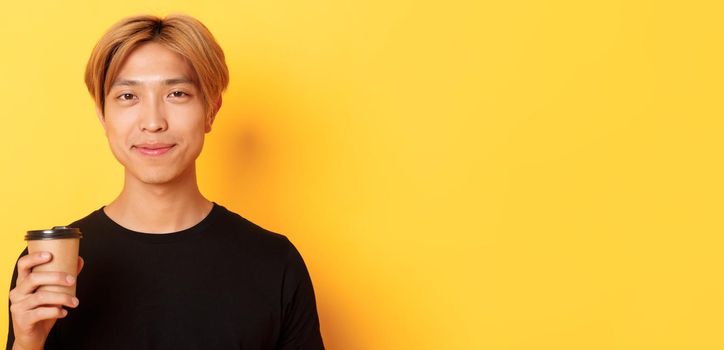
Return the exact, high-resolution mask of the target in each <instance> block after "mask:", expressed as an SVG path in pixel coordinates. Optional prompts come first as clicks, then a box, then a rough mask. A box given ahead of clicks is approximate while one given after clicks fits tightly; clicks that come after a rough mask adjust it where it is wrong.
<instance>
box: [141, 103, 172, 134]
mask: <svg viewBox="0 0 724 350" xmlns="http://www.w3.org/2000/svg"><path fill="white" fill-rule="evenodd" d="M139 128H140V129H141V131H147V132H160V131H164V130H166V129H168V123H167V121H166V111H165V108H164V105H163V103H162V102H158V101H155V100H147V103H145V105H144V108H142V110H141V118H140V123H139Z"/></svg>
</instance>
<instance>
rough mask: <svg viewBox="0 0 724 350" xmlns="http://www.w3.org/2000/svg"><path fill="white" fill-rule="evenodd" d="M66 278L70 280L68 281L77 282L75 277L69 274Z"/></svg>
mask: <svg viewBox="0 0 724 350" xmlns="http://www.w3.org/2000/svg"><path fill="white" fill-rule="evenodd" d="M65 280H66V281H68V283H73V282H75V277H73V276H71V275H68V276H67V277H65Z"/></svg>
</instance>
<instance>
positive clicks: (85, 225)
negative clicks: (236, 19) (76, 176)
mask: <svg viewBox="0 0 724 350" xmlns="http://www.w3.org/2000/svg"><path fill="white" fill-rule="evenodd" d="M85 81H86V85H87V86H88V90H89V91H90V94H91V96H92V97H93V99H94V100H95V103H96V107H97V108H96V112H97V115H98V118H99V120H100V122H101V124H102V125H103V128H104V129H105V133H106V136H107V138H108V142H109V144H110V147H111V151H112V152H113V154H114V156H115V157H116V158H117V159H118V161H119V162H120V163H121V164H122V165H123V167H124V168H125V181H124V186H123V189H122V191H121V193H120V195H119V196H118V197H117V198H116V199H115V200H114V201H112V202H111V203H110V204H108V205H106V206H104V207H101V208H100V209H98V210H96V211H94V212H93V213H91V214H90V215H88V216H86V217H85V218H83V219H80V220H78V221H76V222H74V223H72V224H71V225H70V226H72V227H78V228H80V229H81V231H82V232H83V239H82V241H81V248H80V256H81V257H82V258H80V259H79V262H78V272H79V273H80V271H81V269H82V270H83V273H82V275H80V276H79V277H78V283H77V298H75V297H72V296H70V295H67V294H63V293H53V292H47V291H36V289H37V288H38V287H39V286H43V285H61V286H64V285H73V284H74V283H75V281H76V278H75V277H74V276H70V275H66V274H64V273H51V272H33V267H34V266H38V265H40V264H43V263H46V262H48V261H50V260H51V259H52V256H51V255H50V254H49V253H47V252H46V253H36V254H32V255H28V253H27V250H25V251H24V252H23V253H22V255H21V258H20V259H19V260H18V263H17V267H16V269H15V273H14V276H13V280H12V283H11V292H10V317H11V320H12V322H11V325H10V331H9V334H8V345H7V346H8V349H10V348H12V349H18V350H19V349H42V348H46V349H58V348H64V349H323V348H324V345H323V344H322V339H321V336H320V331H319V319H318V315H317V310H316V302H315V297H314V291H313V288H312V282H311V279H310V277H309V274H308V271H307V269H306V267H305V265H304V262H303V260H302V257H301V256H300V254H299V252H298V251H297V250H296V249H295V247H294V246H293V245H292V243H290V242H289V240H288V239H287V238H286V237H285V236H282V235H280V234H276V233H272V232H270V231H266V230H264V229H263V228H261V227H259V226H257V225H255V224H253V223H251V222H250V221H248V220H246V219H244V218H242V217H241V216H239V215H237V214H235V213H233V212H230V211H229V210H227V209H225V208H224V207H222V206H220V205H218V204H216V203H214V202H211V201H209V200H207V199H206V198H204V196H203V195H202V194H201V192H200V191H199V188H198V185H197V181H196V168H195V160H196V158H197V157H198V155H199V153H200V152H201V149H202V146H203V142H204V136H205V134H206V133H208V132H210V131H211V127H212V125H213V121H214V117H215V116H216V113H217V112H218V110H219V108H220V107H221V101H222V99H221V95H222V93H223V91H224V90H225V89H226V86H227V83H228V72H227V68H226V64H225V60H224V54H223V52H222V50H221V48H220V47H219V46H218V44H217V43H216V41H215V40H214V38H213V36H212V35H211V33H210V32H209V31H208V30H207V28H206V27H205V26H204V25H203V24H201V23H200V22H198V21H197V20H195V19H194V18H191V17H188V16H183V15H173V16H168V17H166V18H163V19H162V18H158V17H154V16H137V17H131V18H126V19H123V20H121V21H120V22H119V23H117V24H116V25H114V26H113V27H111V28H110V29H109V31H108V32H107V33H106V34H105V35H104V36H103V37H102V38H101V39H100V41H99V42H98V44H97V45H96V47H95V48H94V50H93V53H92V54H91V57H90V59H89V61H88V65H87V67H86V76H85Z"/></svg>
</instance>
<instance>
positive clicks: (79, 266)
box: [78, 257, 85, 274]
mask: <svg viewBox="0 0 724 350" xmlns="http://www.w3.org/2000/svg"><path fill="white" fill-rule="evenodd" d="M83 265H85V261H84V260H83V258H81V257H78V274H80V271H81V270H83Z"/></svg>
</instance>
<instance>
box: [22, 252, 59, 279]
mask: <svg viewBox="0 0 724 350" xmlns="http://www.w3.org/2000/svg"><path fill="white" fill-rule="evenodd" d="M52 257H53V255H52V254H51V253H50V252H34V253H32V254H28V255H25V256H23V257H21V258H20V259H18V279H17V280H16V281H15V284H20V283H22V281H23V280H24V279H25V278H26V277H28V275H29V274H30V272H31V271H32V270H33V267H35V266H38V265H40V264H45V263H47V262H48V261H50V260H51V259H52Z"/></svg>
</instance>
